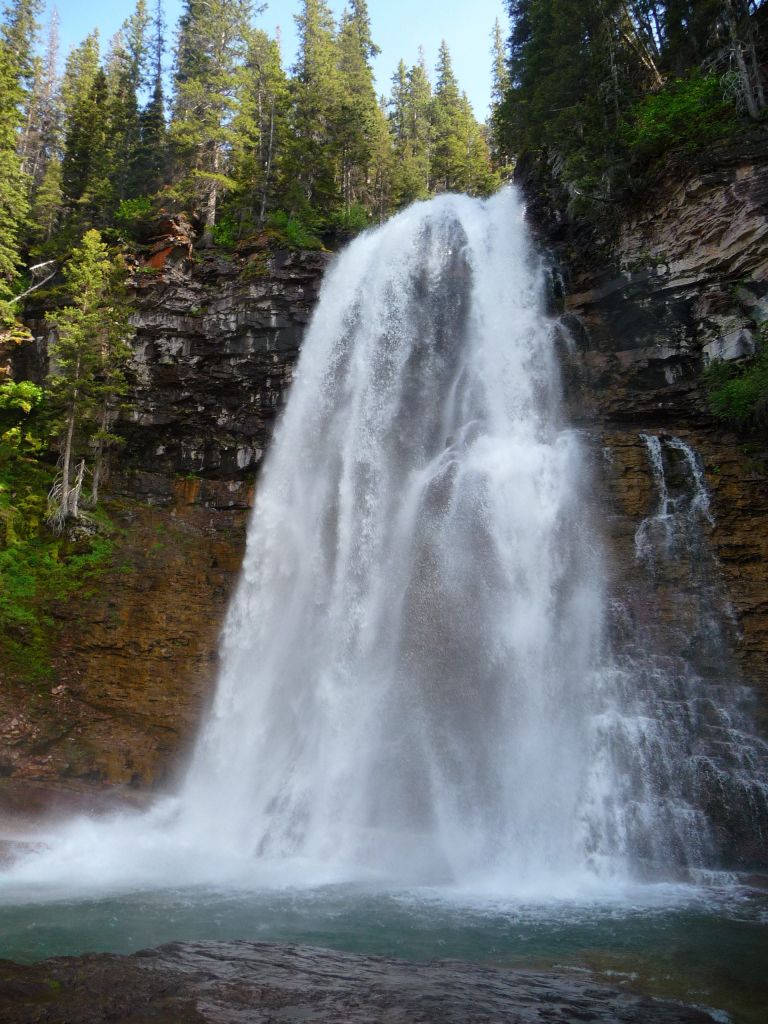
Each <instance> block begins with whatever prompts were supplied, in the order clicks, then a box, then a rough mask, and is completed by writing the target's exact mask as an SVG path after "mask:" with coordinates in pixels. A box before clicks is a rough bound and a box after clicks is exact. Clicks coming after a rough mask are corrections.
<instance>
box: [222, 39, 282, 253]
mask: <svg viewBox="0 0 768 1024" xmlns="http://www.w3.org/2000/svg"><path fill="white" fill-rule="evenodd" d="M288 109H289V93H288V80H287V78H286V75H285V71H284V70H283V66H282V62H281V59H280V46H279V44H278V42H277V41H276V40H274V39H270V38H269V36H267V34H266V33H265V32H262V31H261V30H260V29H253V30H251V31H250V32H249V35H248V50H247V55H246V61H245V66H244V68H243V71H242V75H241V79H240V87H239V90H238V112H237V116H236V120H235V123H234V132H233V135H234V140H233V146H232V175H233V177H234V178H235V180H236V181H237V182H238V184H239V186H240V191H239V193H238V195H237V197H236V203H235V213H236V217H237V222H238V234H240V235H242V234H243V233H244V232H245V231H246V230H247V229H248V228H249V227H250V228H254V227H257V226H258V227H263V225H264V223H265V221H266V217H267V211H268V210H269V209H270V208H272V207H274V206H275V205H276V204H277V202H278V201H279V194H278V193H279V178H280V176H281V170H282V164H283V160H284V153H285V148H286V144H287V141H288V131H289V123H288Z"/></svg>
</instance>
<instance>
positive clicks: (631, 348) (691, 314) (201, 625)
mask: <svg viewBox="0 0 768 1024" xmlns="http://www.w3.org/2000/svg"><path fill="white" fill-rule="evenodd" d="M522 171H523V173H522V174H521V185H522V187H523V188H524V190H525V191H526V193H527V195H528V199H529V216H530V219H531V222H532V224H533V226H534V228H535V229H536V230H537V231H538V234H539V237H540V239H541V240H542V242H543V244H544V245H545V246H546V247H547V248H549V249H550V251H551V252H552V254H553V265H554V266H555V267H556V268H557V271H556V273H555V274H554V279H555V290H556V291H557V292H558V293H559V298H558V302H559V309H558V311H557V313H558V315H559V321H558V322H559V335H560V346H561V352H562V365H563V376H564V384H565V390H566V396H567V402H568V406H569V413H570V416H571V418H572V420H573V421H574V422H575V423H576V424H577V425H579V426H580V427H581V428H582V429H583V430H584V431H585V434H586V435H587V437H588V441H589V444H590V445H591V446H592V448H593V451H594V453H595V458H594V464H595V466H596V467H597V470H598V472H597V477H599V479H596V481H595V486H596V489H597V492H598V496H597V498H596V507H599V508H600V510H601V515H603V514H604V512H605V509H606V508H607V509H608V516H607V518H606V520H605V521H606V534H607V542H608V547H609V549H610V564H611V580H612V590H613V596H614V597H615V598H616V599H617V601H618V604H619V605H620V606H621V608H622V609H623V611H622V614H626V615H629V616H631V617H632V618H633V620H634V622H635V626H637V624H638V623H639V624H640V625H642V626H643V627H647V628H649V629H651V630H652V631H654V636H655V642H656V640H658V639H659V637H662V636H663V637H666V639H663V638H662V641H661V643H662V648H664V645H665V644H666V649H667V650H668V651H669V653H670V654H672V655H675V656H677V655H685V656H694V660H695V661H696V663H697V667H698V669H699V670H700V671H701V672H702V673H704V674H706V673H707V672H710V674H711V673H712V672H713V671H714V669H715V667H716V669H717V671H718V672H720V673H721V674H723V673H725V675H726V676H727V677H728V678H732V679H733V680H734V685H735V684H736V682H737V681H738V678H740V676H741V674H743V676H744V677H745V678H746V679H747V680H750V681H755V682H757V683H759V684H761V685H762V686H763V692H764V693H768V667H767V666H768V474H767V472H766V452H765V445H764V443H763V442H761V441H760V439H759V438H758V437H756V436H753V437H748V438H745V437H737V436H736V435H734V434H733V433H730V432H729V431H728V430H726V429H724V428H723V427H722V426H720V425H719V424H718V423H717V421H716V420H715V419H714V418H713V417H712V415H711V414H710V412H709V410H708V406H707V401H706V395H705V392H704V388H703V384H702V370H703V368H704V366H705V364H706V362H707V361H708V360H709V359H712V358H715V357H716V358H723V359H738V358H741V357H742V356H744V355H745V354H748V353H750V352H751V351H753V350H754V348H755V345H756V344H757V342H758V337H759V332H760V329H761V324H762V323H763V321H765V320H766V319H767V318H768V221H766V213H767V212H768V144H767V143H766V142H765V140H764V139H747V140H742V142H741V143H740V144H739V145H738V146H736V145H734V146H731V147H728V146H723V147H721V148H720V149H719V150H713V151H712V152H711V153H710V154H709V155H708V158H707V161H706V163H705V164H702V165H700V166H687V167H686V166H684V165H682V164H678V165H676V166H675V167H672V168H667V169H666V170H661V171H660V172H659V177H658V180H657V182H656V185H655V187H654V188H653V189H652V190H651V191H650V192H648V193H647V194H646V196H645V198H644V199H643V200H642V201H638V202H637V203H636V204H635V206H634V207H633V208H631V209H622V210H621V211H617V212H616V214H615V216H614V223H613V228H612V231H611V233H610V234H609V235H606V236H605V237H603V238H595V237H594V236H587V235H586V234H585V232H584V230H583V227H582V225H580V224H579V222H578V221H575V220H572V219H570V218H569V216H568V212H567V204H566V203H565V202H564V201H563V197H562V196H560V195H559V194H558V192H557V189H556V187H554V186H553V185H552V182H551V181H548V180H547V178H546V175H542V174H541V173H540V170H538V169H535V168H530V167H527V168H526V167H523V168H522ZM328 259H329V256H328V254H326V253H299V252H295V251H288V250H277V249H274V248H269V246H268V245H265V244H262V245H259V246H255V247H254V248H252V249H251V250H246V251H243V252H240V253H238V254H237V255H234V256H230V257H227V258H225V257H222V256H221V255H216V254H207V255H205V256H200V255H199V254H197V253H195V252H194V249H193V247H192V244H191V238H190V237H189V236H188V235H186V234H185V229H184V225H183V224H179V223H176V224H173V223H169V224H167V225H166V226H165V228H164V233H163V235H162V236H161V237H160V238H159V239H158V240H157V243H156V244H155V245H154V247H153V250H152V252H151V253H150V255H149V258H148V259H147V260H146V261H145V262H144V263H143V264H142V265H141V266H140V267H138V268H137V271H136V275H135V281H136V295H137V311H136V315H135V326H136V340H135V351H136V361H137V372H138V385H137V390H136V394H135V396H134V403H133V408H132V411H131V413H130V416H129V421H128V422H126V423H125V424H124V425H123V426H124V433H125V434H126V438H127V443H126V446H125V450H124V452H123V453H122V454H121V455H120V458H119V461H118V463H117V464H116V465H115V467H114V469H113V474H112V478H111V480H110V482H109V488H108V490H109V497H108V503H107V504H108V510H109V513H110V516H111V518H112V521H113V524H114V528H115V555H114V558H113V559H112V562H111V564H110V566H109V567H108V568H107V569H106V572H105V573H104V575H103V576H102V577H101V579H100V580H99V582H98V585H97V586H95V587H91V588H90V589H89V590H87V591H85V592H84V593H83V594H82V595H81V597H80V599H79V600H77V601H69V602H67V603H64V602H62V603H60V604H59V605H58V606H57V607H56V609H55V618H56V628H57V635H58V637H59V643H58V647H57V655H56V663H55V676H54V678H53V680H52V681H51V682H50V683H45V684H42V685H41V684H37V685H35V686H34V687H31V686H30V685H29V681H28V680H25V679H24V678H23V674H22V675H19V673H16V674H9V673H8V670H7V668H6V669H0V671H2V672H3V688H2V691H1V692H0V722H1V723H2V724H0V775H2V780H0V781H1V785H0V801H4V802H5V803H6V804H8V803H12V804H14V803H15V804H17V805H22V806H25V807H28V806H30V805H35V804H36V803H39V802H42V803H45V801H46V800H47V799H48V797H49V795H50V793H51V791H52V790H53V789H56V790H60V789H61V787H62V786H64V787H66V788H68V789H71V790H72V791H74V792H75V793H77V792H82V791H84V790H86V791H88V793H89V796H88V798H87V799H88V801H92V800H93V796H92V795H91V794H93V793H95V792H97V791H98V790H100V789H102V790H103V789H104V788H106V789H108V790H110V792H111V793H112V794H114V793H115V792H117V791H119V792H121V793H123V792H124V791H127V792H129V793H136V794H141V793H142V792H144V791H146V790H147V789H152V788H154V787H158V786H162V785H164V784H166V783H167V782H168V781H169V777H170V775H171V774H172V772H173V771H174V770H177V769H178V767H179V765H181V764H183V751H184V749H185V747H186V746H187V745H188V744H189V743H190V741H191V738H192V736H193V735H194V732H195V729H196V727H197V723H198V721H199V718H200V713H201V708H202V707H203V705H204V702H205V700H206V698H207V696H208V695H209V694H210V691H211V686H212V683H213V680H214V678H215V675H216V648H217V641H218V634H219V629H220V625H221V622H222V618H223V615H224V611H225V609H226V605H227V601H228V598H229V595H230V593H231V591H232V588H233V586H234V583H235V581H236V578H237V573H238V568H239V565H240V563H241V558H242V551H243V545H244V538H245V525H246V519H247V515H248V509H249V506H250V501H251V496H252V489H253V484H254V480H255V478H256V475H257V472H258V466H259V463H260V460H261V458H262V455H263V452H264V450H265V448H266V446H267V444H268V440H269V437H270V434H271V431H272V429H273V427H274V424H275V420H276V417H277V415H278V414H279V411H280V409H281V407H282V406H283V404H284V402H285V395H286V389H287V387H288V386H289V384H290V380H291V375H292V369H293V364H294V361H295V358H296V355H297V352H298V349H299V346H300V343H301V338H302V333H303V330H304V327H305V325H306V323H307V321H308V319H309V316H310V313H311V310H312V307H313V305H314V303H315V300H316V297H317V293H318V289H319V284H320V280H321V277H322V274H323V271H324V269H325V267H326V265H327V263H328ZM32 326H33V328H34V333H35V340H34V343H33V344H27V345H21V346H16V347H15V348H14V351H13V352H12V353H11V354H10V355H9V356H8V358H10V359H12V360H13V362H14V366H15V372H16V375H17V376H18V377H31V378H33V379H34V378H35V377H40V376H41V375H42V373H43V372H44V371H45V365H46V359H47V348H46V332H45V329H44V327H43V326H42V324H41V323H37V324H35V323H33V324H32ZM648 437H653V438H659V439H660V442H661V443H662V445H664V444H666V445H667V449H668V456H669V457H668V459H667V461H668V465H667V467H666V469H667V471H668V472H669V473H670V481H671V482H670V486H671V487H672V488H673V490H674V488H675V487H676V486H677V487H678V488H682V489H684V488H685V487H686V486H690V484H691V481H690V480H688V481H687V482H686V480H683V479H682V478H681V480H679V481H677V483H675V480H674V476H675V472H676V470H675V465H674V458H673V456H674V455H675V451H680V449H675V448H674V445H675V444H677V443H680V444H684V445H686V446H687V447H688V449H689V450H690V451H692V452H695V453H696V458H697V459H698V460H699V461H698V465H700V466H701V468H702V470H703V473H704V478H705V480H706V484H707V487H708V491H709V494H710V496H711V510H710V513H711V514H710V515H708V517H705V518H704V519H702V521H701V524H700V525H701V532H702V538H703V539H702V543H703V544H704V545H705V547H706V551H704V553H703V555H702V551H699V552H698V555H697V557H698V556H701V557H702V558H703V562H702V564H705V565H706V567H707V572H708V573H709V577H708V582H707V583H706V587H705V589H706V592H707V597H706V599H707V600H710V599H711V601H713V602H715V604H716V605H717V610H718V615H720V616H721V618H722V619H723V621H724V622H725V623H726V632H727V633H728V637H727V641H728V643H727V646H728V649H729V651H730V652H731V654H732V656H733V659H735V660H734V661H733V664H731V662H728V664H727V665H726V664H724V663H723V661H722V656H720V662H719V663H718V665H717V666H714V664H713V661H712V656H711V652H708V645H707V643H706V642H705V641H706V638H705V637H703V635H702V628H701V622H702V621H704V620H703V618H702V615H703V613H702V601H701V600H700V597H701V593H699V596H698V597H697V596H696V595H695V592H696V591H697V589H698V591H699V592H701V590H702V586H703V584H702V583H701V580H700V579H698V578H697V579H694V578H693V576H692V575H691V572H692V570H691V568H690V566H688V567H686V566H685V565H682V566H680V567H678V568H676V569H669V567H667V568H666V569H665V570H664V571H663V572H662V571H659V570H658V567H656V569H655V570H654V571H653V572H649V569H648V565H647V564H645V565H644V564H642V562H641V561H639V560H638V558H637V550H636V548H637V538H638V531H639V529H640V528H641V525H642V523H643V521H644V520H647V519H648V518H649V517H652V516H653V515H654V513H656V512H657V511H658V509H659V502H660V495H659V482H658V479H656V477H655V475H654V467H653V465H652V460H651V458H650V452H649V446H648V444H649V443H648V441H647V438H648ZM670 445H671V447H670ZM678 469H679V467H678ZM683 475H684V474H683ZM710 520H711V521H710ZM702 550H703V549H702ZM671 624H673V625H674V628H669V627H670V625H671ZM614 629H615V630H617V631H618V632H620V631H621V624H620V623H618V624H617V623H616V622H614ZM729 656H730V655H729Z"/></svg>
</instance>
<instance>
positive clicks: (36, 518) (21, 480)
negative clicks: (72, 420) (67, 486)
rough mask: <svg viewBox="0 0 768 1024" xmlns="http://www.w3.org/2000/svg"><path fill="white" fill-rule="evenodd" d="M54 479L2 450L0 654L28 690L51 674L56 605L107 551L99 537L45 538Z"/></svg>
mask: <svg viewBox="0 0 768 1024" xmlns="http://www.w3.org/2000/svg"><path fill="white" fill-rule="evenodd" d="M53 475H54V469H53V467H51V466H47V465H45V464H44V463H41V462H39V461H38V460H36V459H31V458H26V457H23V456H21V455H20V454H19V453H18V450H17V449H15V448H13V447H11V446H9V445H8V444H7V443H6V444H0V650H2V652H3V658H2V664H3V667H4V668H6V669H8V670H9V671H10V672H13V673H14V674H17V675H18V677H19V678H20V679H22V680H25V681H27V682H29V683H32V684H38V683H45V682H46V680H48V679H49V678H50V677H51V676H52V674H53V652H54V649H55V643H56V636H57V626H56V621H55V618H54V616H53V611H54V607H55V605H56V603H58V602H61V601H64V600H66V599H67V598H68V597H70V596H72V595H74V594H76V593H78V592H81V591H82V590H83V589H84V588H85V587H86V585H87V584H88V583H89V582H91V581H93V580H94V579H96V578H98V576H99V575H100V574H101V573H102V571H103V570H104V569H105V568H106V567H107V565H108V564H109V563H110V561H111V556H112V551H113V542H112V540H110V539H109V537H107V536H105V535H104V534H103V532H96V533H95V534H94V535H93V536H91V537H89V538H87V539H84V540H78V541H77V542H75V543H73V542H69V541H67V540H65V539H62V538H57V537H53V536H51V535H50V534H49V532H48V530H47V529H46V527H45V514H46V495H47V493H48V490H49V488H50V486H51V483H52V481H53ZM97 518H98V519H102V518H103V517H97Z"/></svg>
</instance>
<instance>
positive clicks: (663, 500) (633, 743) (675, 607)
mask: <svg viewBox="0 0 768 1024" xmlns="http://www.w3.org/2000/svg"><path fill="white" fill-rule="evenodd" d="M641 439H642V441H643V442H644V444H645V446H646V449H647V452H648V459H649V466H650V470H651V475H652V478H653V481H654V484H655V487H656V492H657V507H656V510H655V511H654V512H653V513H652V514H651V515H650V516H648V517H647V518H646V519H644V520H643V521H642V522H641V523H640V526H639V527H638V529H637V532H636V534H635V553H636V558H637V561H638V563H639V565H640V566H641V567H643V568H644V570H645V580H644V582H645V586H644V587H643V588H642V589H641V592H640V597H641V601H642V602H643V603H644V604H645V605H646V609H645V619H646V621H645V623H644V624H640V623H638V622H635V623H632V624H631V625H630V627H629V628H627V625H626V624H625V625H624V629H623V632H624V634H625V635H624V638H623V641H622V642H618V643H615V644H614V651H613V657H612V668H610V669H609V677H610V678H611V680H612V685H611V687H610V689H611V692H612V697H610V698H609V700H612V702H613V703H612V712H611V713H610V715H609V716H608V723H609V724H608V726H607V728H606V732H605V740H606V744H607V746H608V748H609V749H610V751H611V755H610V757H611V762H612V763H613V765H614V767H615V790H614V793H615V795H617V796H618V814H617V822H618V824H619V832H620V834H621V835H622V844H623V845H624V846H625V848H626V849H627V851H628V853H629V855H630V858H631V860H632V861H633V862H634V863H635V864H636V865H645V866H646V868H647V869H650V870H651V871H654V872H658V871H659V869H662V870H664V869H667V870H669V869H670V867H674V866H677V868H678V870H679V869H693V870H694V873H695V871H696V869H701V868H707V867H712V866H713V865H721V866H722V865H727V864H731V865H738V864H739V861H740V860H741V862H742V863H743V862H744V859H745V858H749V857H754V858H755V863H759V861H760V858H761V856H762V851H763V850H764V846H765V841H766V838H768V745H766V743H765V742H764V741H762V740H761V739H760V738H759V737H758V736H756V735H755V733H754V727H753V724H752V723H753V707H752V702H753V695H752V692H751V690H750V689H749V688H748V687H746V686H744V685H743V684H742V683H741V682H740V676H739V671H738V667H737V665H736V664H735V661H734V659H733V656H732V652H731V645H730V642H729V636H728V629H727V627H728V626H729V625H731V626H732V624H733V623H732V613H731V610H730V608H729V606H728V604H727V602H726V601H725V599H724V594H723V588H722V585H721V583H720V579H719V571H718V568H719V567H718V564H717V559H716V558H715V555H714V553H713V551H712V549H711V546H710V544H709V539H708V531H709V528H710V527H711V526H712V522H713V521H712V517H711V513H710V503H709V494H708V493H707V489H706V484H705V480H704V473H703V469H702V466H701V463H700V461H699V458H698V456H697V454H696V452H695V451H694V450H693V448H692V447H691V446H690V445H689V444H687V443H686V442H685V441H683V440H681V439H680V438H678V437H674V436H655V435H645V434H643V435H641ZM649 584H650V588H651V589H650V590H649V589H648V585H649ZM649 605H650V608H649V607H648V606H649ZM649 611H650V614H648V612H649Z"/></svg>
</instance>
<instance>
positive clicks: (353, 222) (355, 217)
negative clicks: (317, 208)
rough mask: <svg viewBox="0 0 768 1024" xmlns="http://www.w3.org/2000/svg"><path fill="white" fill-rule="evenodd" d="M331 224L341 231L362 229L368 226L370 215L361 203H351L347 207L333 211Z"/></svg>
mask: <svg viewBox="0 0 768 1024" xmlns="http://www.w3.org/2000/svg"><path fill="white" fill-rule="evenodd" d="M331 224H332V225H333V226H334V227H335V228H339V229H340V230H341V231H364V230H365V228H367V227H370V224H371V216H370V214H369V213H368V211H367V210H366V208H365V207H364V206H363V204H362V203H352V205H351V206H350V207H349V209H346V208H345V209H343V210H339V211H338V212H337V213H334V215H333V216H332V217H331Z"/></svg>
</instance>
